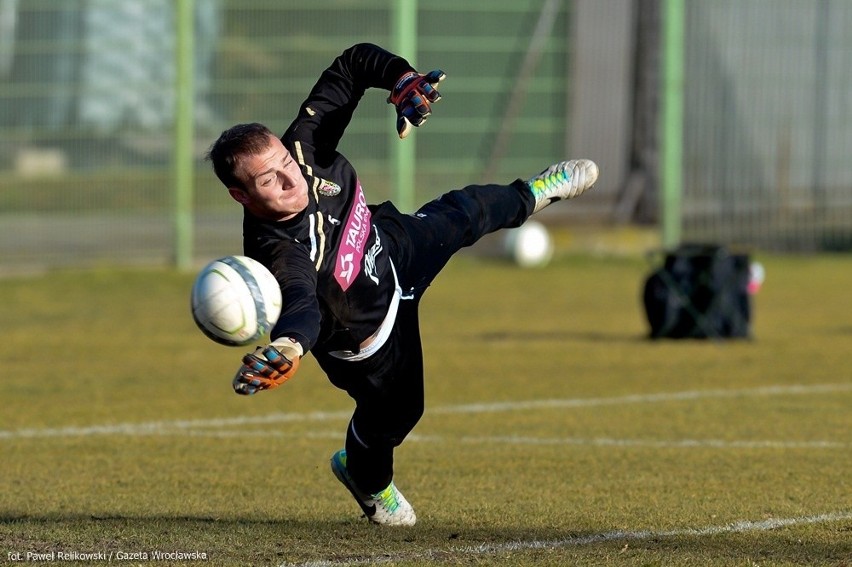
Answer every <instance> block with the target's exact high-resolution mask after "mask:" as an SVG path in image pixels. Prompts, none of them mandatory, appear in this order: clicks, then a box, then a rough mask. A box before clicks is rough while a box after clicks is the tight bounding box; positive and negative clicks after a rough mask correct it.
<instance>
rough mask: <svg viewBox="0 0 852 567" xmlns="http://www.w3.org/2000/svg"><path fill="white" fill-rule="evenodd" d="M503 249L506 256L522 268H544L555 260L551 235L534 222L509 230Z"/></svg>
mask: <svg viewBox="0 0 852 567" xmlns="http://www.w3.org/2000/svg"><path fill="white" fill-rule="evenodd" d="M503 248H504V252H505V254H506V256H507V257H508V258H510V259H511V260H512V261H513V262H514V263H515V264H517V265H518V266H520V267H521V268H542V267H544V266H546V265H547V264H548V263H549V262H550V260H551V259H552V258H553V240H552V239H551V238H550V233H549V232H548V231H547V228H546V227H545V226H544V225H543V224H541V223H540V222H536V221H534V220H528V221H527V222H525V223H524V224H522V225H521V226H519V227H518V228H512V229H509V230H507V231H506V236H505V237H504V239H503Z"/></svg>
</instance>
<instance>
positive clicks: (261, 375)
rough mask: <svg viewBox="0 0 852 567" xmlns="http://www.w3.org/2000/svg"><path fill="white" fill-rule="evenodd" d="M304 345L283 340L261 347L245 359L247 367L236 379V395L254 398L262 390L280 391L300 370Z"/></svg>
mask: <svg viewBox="0 0 852 567" xmlns="http://www.w3.org/2000/svg"><path fill="white" fill-rule="evenodd" d="M302 354H303V351H302V345H300V344H299V343H298V342H297V341H296V340H295V339H291V338H288V337H282V338H280V339H278V340H276V341H273V342H272V343H271V344H269V345H268V346H266V347H257V350H255V351H254V352H253V353H249V354H247V355H245V356H244V357H243V365H242V366H240V369H239V370H238V371H237V375H236V376H234V381H233V387H234V392H236V393H237V394H241V395H244V396H250V395H252V394H254V393H256V392H259V391H261V390H271V389H273V388H277V387H278V386H280V385H281V384H283V383H284V382H286V381H287V380H289V379H290V378H291V377H292V376H293V375H294V374H295V373H296V371H297V370H298V369H299V360H300V359H301V358H302Z"/></svg>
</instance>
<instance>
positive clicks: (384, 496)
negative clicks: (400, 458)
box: [331, 449, 417, 526]
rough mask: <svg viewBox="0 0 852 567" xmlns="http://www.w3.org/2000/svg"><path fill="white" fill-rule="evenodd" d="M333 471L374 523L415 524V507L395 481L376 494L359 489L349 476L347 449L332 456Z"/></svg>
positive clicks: (389, 524)
mask: <svg viewBox="0 0 852 567" xmlns="http://www.w3.org/2000/svg"><path fill="white" fill-rule="evenodd" d="M331 472H333V473H334V476H336V477H337V480H339V481H340V482H342V483H343V486H345V487H346V488H347V489H348V490H349V492H350V493H351V494H352V496H353V497H354V498H355V501H356V502H357V503H358V506H360V507H361V509H362V510H363V511H364V515H365V516H367V519H368V520H370V521H371V522H373V523H374V524H381V525H383V526H413V525H414V524H415V523H416V522H417V515H416V514H415V513H414V508H412V507H411V504H409V503H408V500H406V499H405V496H403V495H402V492H400V491H399V490H398V489H397V488H396V486H394V484H393V481H391V483H390V484H389V485H388V486H387V488H385V489H384V490H382V491H381V492H377V493H376V494H364V493H363V492H361V491H360V490H358V487H356V486H355V483H354V482H352V477H350V476H349V471H348V470H346V450H344V449H341V450H340V451H338V452H336V453H335V454H334V455H332V456H331Z"/></svg>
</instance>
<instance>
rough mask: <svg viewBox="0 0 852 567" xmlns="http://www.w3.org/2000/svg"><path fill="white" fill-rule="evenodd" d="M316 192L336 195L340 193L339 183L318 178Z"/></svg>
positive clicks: (325, 195)
mask: <svg viewBox="0 0 852 567" xmlns="http://www.w3.org/2000/svg"><path fill="white" fill-rule="evenodd" d="M317 193H319V194H320V195H322V196H323V197H336V196H337V195H340V185H338V184H337V183H334V182H332V181H327V180H325V179H320V184H319V187H318V188H317Z"/></svg>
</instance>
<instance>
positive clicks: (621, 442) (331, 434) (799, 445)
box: [137, 429, 852, 449]
mask: <svg viewBox="0 0 852 567" xmlns="http://www.w3.org/2000/svg"><path fill="white" fill-rule="evenodd" d="M137 435H163V436H166V435H174V436H181V437H213V438H217V439H229V438H235V439H246V438H249V437H263V438H264V439H271V438H284V439H335V440H341V441H342V440H343V437H344V432H343V431H342V430H341V431H280V430H266V429H255V430H252V429H236V430H220V429H217V430H204V429H201V430H186V429H183V430H180V429H174V430H159V431H155V432H151V433H144V434H137ZM405 442H406V443H470V444H475V445H478V444H483V443H489V444H497V445H527V446H536V445H541V446H544V445H566V446H584V447H648V448H652V449H661V448H662V449H669V448H671V449H690V448H696V449H852V443H844V442H842V441H768V440H757V439H755V440H750V441H742V440H732V441H728V440H724V439H671V440H666V439H613V438H609V437H594V438H583V437H520V436H513V435H508V436H500V435H497V436H477V437H473V436H462V437H458V436H455V435H452V436H443V435H419V434H417V433H412V434H411V435H409V436H408V437H406V438H405Z"/></svg>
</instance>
